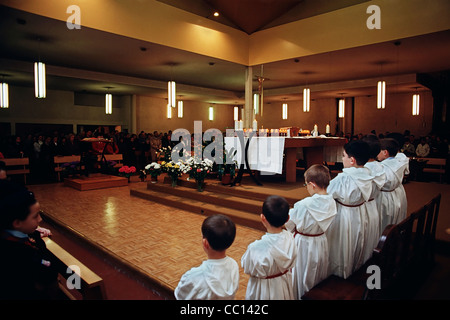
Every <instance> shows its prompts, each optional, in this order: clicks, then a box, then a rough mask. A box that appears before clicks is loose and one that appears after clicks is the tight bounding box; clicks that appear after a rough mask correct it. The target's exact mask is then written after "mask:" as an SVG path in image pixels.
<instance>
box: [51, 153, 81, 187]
mask: <svg viewBox="0 0 450 320" xmlns="http://www.w3.org/2000/svg"><path fill="white" fill-rule="evenodd" d="M80 160H81V156H79V155H78V156H77V155H75V156H55V157H53V161H54V163H55V165H56V166H55V172H56V173H57V174H58V181H61V171H63V170H64V168H63V167H62V166H61V165H62V164H64V163H68V162H74V161H80Z"/></svg>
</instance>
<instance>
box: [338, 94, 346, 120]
mask: <svg viewBox="0 0 450 320" xmlns="http://www.w3.org/2000/svg"><path fill="white" fill-rule="evenodd" d="M344 117H345V99H344V97H342V98H340V99H339V118H344Z"/></svg>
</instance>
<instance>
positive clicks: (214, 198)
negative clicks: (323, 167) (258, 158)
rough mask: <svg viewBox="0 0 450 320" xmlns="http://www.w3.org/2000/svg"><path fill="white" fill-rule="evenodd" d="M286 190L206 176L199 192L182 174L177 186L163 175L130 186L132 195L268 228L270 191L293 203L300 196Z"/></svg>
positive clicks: (248, 225)
mask: <svg viewBox="0 0 450 320" xmlns="http://www.w3.org/2000/svg"><path fill="white" fill-rule="evenodd" d="M283 193H284V192H283V190H274V189H270V188H261V187H259V188H251V187H249V186H246V187H241V186H235V187H230V186H224V185H222V184H221V183H220V182H219V181H217V180H207V181H206V185H205V187H204V191H203V192H199V191H197V187H196V183H195V181H187V180H186V179H183V178H182V179H180V180H179V181H178V185H177V186H176V187H172V186H171V183H170V180H169V179H168V178H167V177H166V178H165V179H162V178H160V181H158V183H151V182H149V183H148V184H147V187H140V188H132V189H130V195H132V196H136V197H140V198H143V199H147V200H151V201H155V202H158V203H161V204H164V205H168V206H172V207H175V208H178V209H181V210H186V211H190V212H193V213H197V214H201V215H206V216H210V215H213V214H223V215H226V216H229V217H230V218H231V219H232V220H233V221H234V222H235V223H237V224H240V225H242V226H246V227H250V228H254V229H257V230H261V231H265V229H264V226H263V225H262V223H261V217H260V214H261V213H262V205H263V202H264V200H265V199H266V198H267V197H268V196H269V195H272V194H279V195H282V196H283V197H285V198H286V200H287V201H288V202H289V204H290V206H291V207H292V206H293V205H294V203H295V202H297V201H298V200H299V198H296V197H293V196H290V195H288V194H283ZM299 196H300V195H299Z"/></svg>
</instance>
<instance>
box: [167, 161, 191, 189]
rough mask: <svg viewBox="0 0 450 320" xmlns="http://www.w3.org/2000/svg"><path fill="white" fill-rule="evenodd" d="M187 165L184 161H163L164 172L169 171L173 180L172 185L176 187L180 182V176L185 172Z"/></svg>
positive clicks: (168, 173)
mask: <svg viewBox="0 0 450 320" xmlns="http://www.w3.org/2000/svg"><path fill="white" fill-rule="evenodd" d="M185 167H186V166H185V165H184V164H183V163H182V162H173V161H169V162H165V161H163V162H162V163H161V168H162V172H165V173H167V175H168V176H169V177H170V180H171V181H172V187H176V186H177V184H178V178H179V177H181V175H182V174H183V173H185V171H186V169H185Z"/></svg>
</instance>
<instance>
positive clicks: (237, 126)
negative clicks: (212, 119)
mask: <svg viewBox="0 0 450 320" xmlns="http://www.w3.org/2000/svg"><path fill="white" fill-rule="evenodd" d="M234 130H239V121H237V120H236V121H234Z"/></svg>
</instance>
